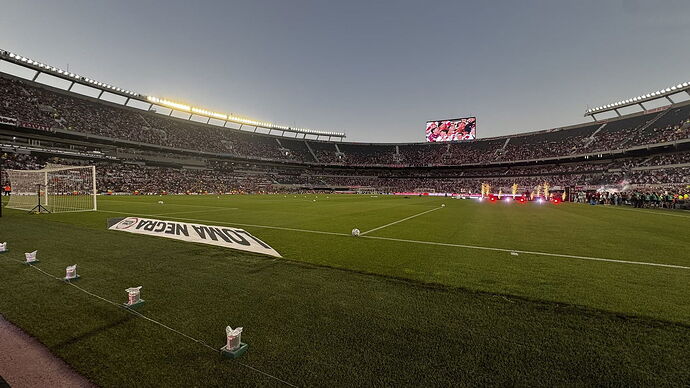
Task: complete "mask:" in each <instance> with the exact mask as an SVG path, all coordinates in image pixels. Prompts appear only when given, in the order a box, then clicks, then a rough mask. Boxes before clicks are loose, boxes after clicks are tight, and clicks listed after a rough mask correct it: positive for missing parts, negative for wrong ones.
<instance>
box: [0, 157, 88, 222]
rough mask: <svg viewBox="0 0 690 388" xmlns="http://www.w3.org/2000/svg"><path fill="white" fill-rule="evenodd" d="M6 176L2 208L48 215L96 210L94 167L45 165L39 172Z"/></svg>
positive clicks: (29, 171)
mask: <svg viewBox="0 0 690 388" xmlns="http://www.w3.org/2000/svg"><path fill="white" fill-rule="evenodd" d="M7 175H8V177H9V180H10V185H11V187H12V194H11V195H10V199H9V201H8V202H7V206H6V207H7V208H9V209H18V210H26V211H49V212H51V213H64V212H80V211H94V210H97V207H96V167H94V166H63V165H48V166H47V167H46V168H44V169H42V170H8V171H7ZM39 205H40V206H39Z"/></svg>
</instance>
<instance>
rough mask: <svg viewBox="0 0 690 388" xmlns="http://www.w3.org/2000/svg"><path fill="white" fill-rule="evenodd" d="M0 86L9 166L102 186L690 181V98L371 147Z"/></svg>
mask: <svg viewBox="0 0 690 388" xmlns="http://www.w3.org/2000/svg"><path fill="white" fill-rule="evenodd" d="M0 92H2V93H1V95H0V116H1V117H4V118H6V119H9V120H11V121H10V122H14V123H15V124H14V125H11V124H10V123H9V122H6V123H5V124H2V126H1V128H0V141H1V143H2V150H3V152H4V153H5V154H6V155H5V158H6V160H5V168H21V169H37V168H40V167H41V166H43V165H45V163H48V162H53V163H54V162H56V161H59V162H61V163H64V164H76V163H86V164H94V165H96V166H97V168H98V171H99V174H98V188H99V190H100V191H101V192H103V193H139V194H153V193H171V194H172V193H207V192H208V193H220V192H222V193H267V192H274V193H275V192H303V191H332V190H350V191H358V190H362V189H375V190H378V191H382V192H414V191H427V192H434V191H435V192H446V193H460V192H467V193H469V192H478V191H479V186H480V185H481V183H489V184H490V185H491V186H492V187H496V188H500V189H502V190H509V189H510V187H511V186H512V185H513V184H518V186H519V187H520V188H521V190H522V189H529V188H532V187H534V186H536V185H539V184H542V183H544V182H548V183H549V185H550V186H552V187H555V188H559V189H564V188H566V187H568V188H571V189H572V190H576V189H581V190H585V191H589V192H592V191H596V188H597V187H604V186H617V187H623V188H625V191H628V192H633V191H635V190H638V191H641V192H661V191H663V192H666V191H669V190H670V191H671V192H674V193H684V192H686V191H687V186H688V184H690V104H676V105H674V106H671V107H669V108H667V109H661V110H657V111H654V112H649V113H641V114H632V115H628V116H624V117H622V118H618V119H611V120H608V121H597V122H593V123H586V124H581V125H575V126H571V127H566V128H558V129H553V130H547V131H537V132H530V133H523V134H518V135H512V136H504V137H496V138H489V139H481V140H475V141H467V142H456V143H409V144H393V143H390V144H365V143H347V142H342V141H339V142H329V141H320V140H313V139H306V138H302V139H300V138H290V137H284V136H273V135H267V134H260V133H251V132H247V131H240V130H237V129H232V128H224V127H220V126H216V125H211V124H205V123H199V122H195V121H191V120H184V119H180V118H176V117H169V116H166V115H163V114H161V113H156V112H152V111H146V110H142V109H137V108H132V107H125V106H121V105H117V104H113V103H109V102H107V101H102V100H97V99H94V98H90V97H86V96H83V95H79V94H76V93H72V92H68V91H64V90H59V89H55V88H52V87H49V86H46V85H42V84H38V83H35V82H32V81H28V80H22V79H18V78H15V77H13V76H10V75H6V74H3V73H0ZM56 158H57V159H56Z"/></svg>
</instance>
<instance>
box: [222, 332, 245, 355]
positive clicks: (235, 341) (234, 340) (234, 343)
mask: <svg viewBox="0 0 690 388" xmlns="http://www.w3.org/2000/svg"><path fill="white" fill-rule="evenodd" d="M225 334H226V335H227V337H228V343H227V344H226V348H225V349H226V350H228V351H233V350H235V349H239V347H240V339H241V337H242V328H241V327H238V328H235V329H233V328H232V327H230V326H228V327H226V328H225Z"/></svg>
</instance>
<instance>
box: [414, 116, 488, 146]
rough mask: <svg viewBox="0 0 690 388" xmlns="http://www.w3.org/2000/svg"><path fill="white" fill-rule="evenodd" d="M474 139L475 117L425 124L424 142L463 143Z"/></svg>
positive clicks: (475, 133) (475, 134) (475, 131)
mask: <svg viewBox="0 0 690 388" xmlns="http://www.w3.org/2000/svg"><path fill="white" fill-rule="evenodd" d="M476 138H477V118H476V117H463V118H461V119H453V120H435V121H427V122H426V141H428V142H432V143H435V142H443V141H463V140H474V139H476Z"/></svg>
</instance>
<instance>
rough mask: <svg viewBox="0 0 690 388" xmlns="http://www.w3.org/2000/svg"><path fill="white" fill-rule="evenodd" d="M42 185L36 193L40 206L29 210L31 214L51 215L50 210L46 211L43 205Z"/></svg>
mask: <svg viewBox="0 0 690 388" xmlns="http://www.w3.org/2000/svg"><path fill="white" fill-rule="evenodd" d="M41 186H43V185H41V184H37V185H36V192H37V193H38V204H37V205H36V206H34V207H33V209H31V210H29V213H50V210H48V209H46V207H45V206H43V205H41Z"/></svg>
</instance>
